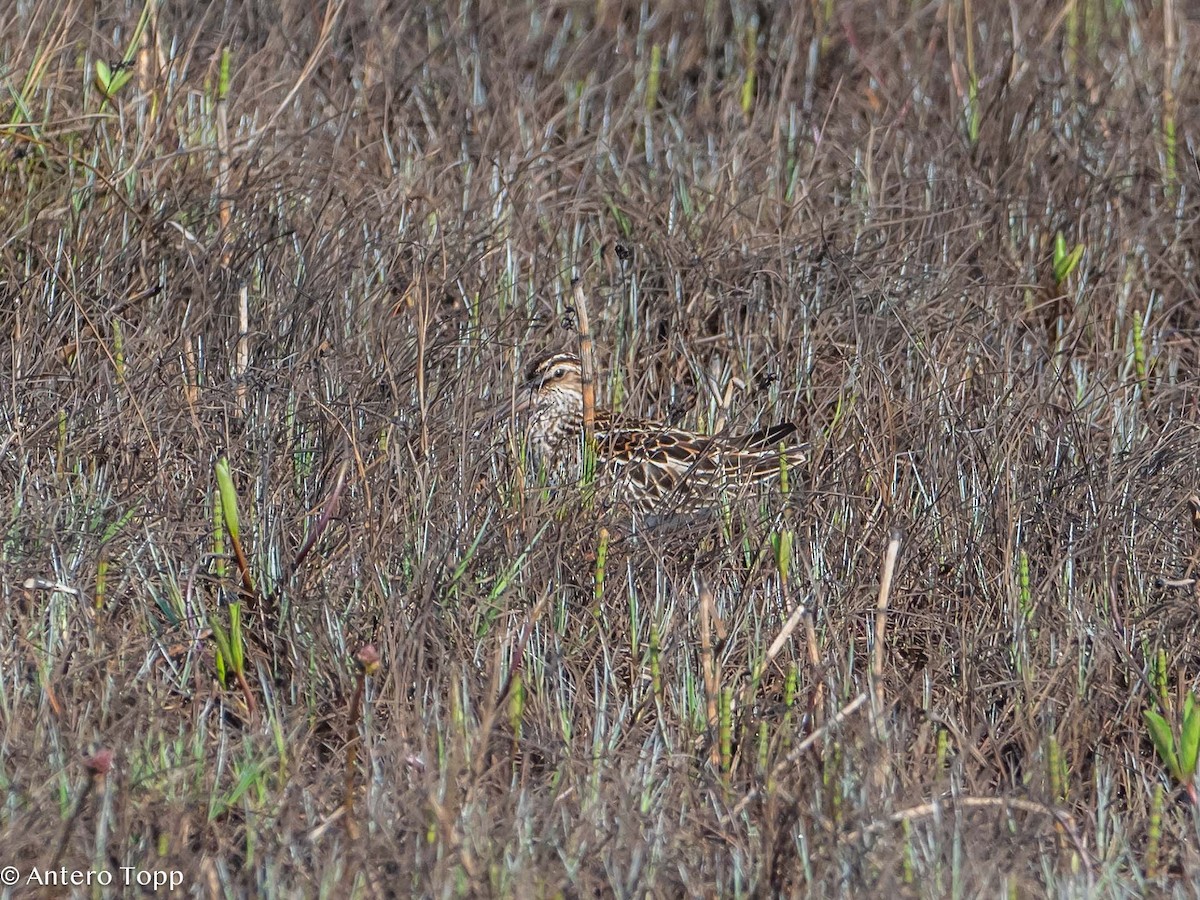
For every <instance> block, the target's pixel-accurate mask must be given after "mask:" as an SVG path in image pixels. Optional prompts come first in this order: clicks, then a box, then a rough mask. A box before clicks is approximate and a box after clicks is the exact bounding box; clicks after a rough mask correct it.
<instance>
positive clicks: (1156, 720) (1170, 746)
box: [1142, 691, 1200, 805]
mask: <svg viewBox="0 0 1200 900" xmlns="http://www.w3.org/2000/svg"><path fill="white" fill-rule="evenodd" d="M1142 717H1143V718H1144V719H1145V720H1146V728H1147V730H1148V731H1149V732H1150V740H1151V741H1153V743H1154V749H1155V750H1157V751H1158V756H1159V758H1160V759H1161V760H1162V761H1163V764H1164V765H1166V767H1167V771H1168V772H1169V773H1170V775H1171V778H1172V779H1174V780H1175V782H1176V783H1178V784H1179V786H1180V787H1182V788H1183V789H1184V791H1185V792H1186V793H1187V796H1188V799H1189V800H1191V801H1192V804H1193V805H1196V804H1198V803H1200V797H1198V796H1197V792H1196V760H1197V757H1198V756H1200V709H1197V708H1196V695H1195V694H1194V693H1193V692H1191V691H1188V695H1187V697H1186V698H1184V701H1183V715H1182V716H1181V717H1180V730H1179V734H1178V735H1176V733H1175V729H1174V728H1172V727H1171V724H1170V723H1169V722H1167V719H1166V717H1165V716H1163V714H1162V713H1160V712H1158V711H1157V710H1154V709H1146V710H1143V711H1142Z"/></svg>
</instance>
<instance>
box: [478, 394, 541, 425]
mask: <svg viewBox="0 0 1200 900" xmlns="http://www.w3.org/2000/svg"><path fill="white" fill-rule="evenodd" d="M532 403H533V391H531V390H530V389H529V388H528V387H527V386H525V385H522V386H521V387H519V388H517V391H516V393H515V394H511V395H509V396H507V397H504V398H503V399H502V400H500V402H498V403H497V404H496V405H495V406H493V407H492V408H491V409H490V410H489V411H488V412H487V421H488V422H489V423H493V424H494V423H497V422H504V421H507V420H508V419H509V418H511V417H512V416H517V415H520V414H521V413H523V412H525V410H527V409H529V407H530V406H531V405H532Z"/></svg>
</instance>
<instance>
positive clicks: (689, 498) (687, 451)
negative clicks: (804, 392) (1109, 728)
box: [515, 353, 806, 515]
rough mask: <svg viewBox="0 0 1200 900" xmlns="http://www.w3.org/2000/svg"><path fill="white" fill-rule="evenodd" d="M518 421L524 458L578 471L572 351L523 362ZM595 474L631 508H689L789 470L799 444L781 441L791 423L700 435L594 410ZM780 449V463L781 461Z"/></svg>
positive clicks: (576, 373) (579, 387)
mask: <svg viewBox="0 0 1200 900" xmlns="http://www.w3.org/2000/svg"><path fill="white" fill-rule="evenodd" d="M515 412H517V413H518V414H519V415H520V416H521V417H522V421H523V423H524V426H525V434H526V447H527V454H528V461H529V464H530V467H531V469H532V470H533V471H544V472H545V473H546V474H547V477H548V478H549V479H550V480H551V481H552V482H559V483H565V482H569V481H572V480H575V479H577V478H578V476H579V473H580V461H581V460H580V455H581V452H582V439H581V438H582V433H583V379H582V372H581V366H580V362H579V357H577V356H575V355H574V354H573V353H556V354H553V355H551V356H548V357H545V358H543V359H541V360H539V361H538V362H536V363H535V364H534V365H533V366H531V367H530V369H529V372H528V374H527V376H526V378H525V381H524V382H523V384H522V385H521V388H520V391H519V393H518V395H517V402H516V407H515ZM595 413H596V420H595V421H596V425H595V437H596V462H597V472H596V475H597V482H598V486H599V488H600V490H602V491H611V494H612V499H613V500H615V501H617V502H621V503H625V504H627V505H629V506H630V507H631V508H632V509H633V510H634V511H635V512H640V513H652V514H659V515H661V514H664V513H665V514H676V513H682V514H689V513H694V512H699V511H702V510H706V509H712V508H715V507H717V506H719V505H720V503H721V499H722V496H723V495H726V494H728V493H734V494H737V493H740V492H742V491H744V490H747V489H751V488H753V487H755V486H756V485H759V484H763V483H767V482H771V481H774V480H778V479H779V478H780V475H781V470H782V465H783V463H786V466H787V468H788V470H789V471H794V470H795V469H797V468H798V467H799V466H801V465H802V464H803V463H804V462H805V460H806V454H805V452H804V449H803V448H801V447H798V446H791V447H786V448H782V449H781V443H782V442H783V441H785V440H786V439H787V438H789V437H790V436H791V435H792V433H793V432H794V431H795V430H796V426H795V425H793V424H791V423H785V424H782V425H776V426H774V427H771V428H766V429H763V430H761V431H757V432H753V433H751V434H744V435H736V436H730V435H714V436H709V435H701V434H696V433H694V432H690V431H684V430H683V429H679V428H672V427H671V426H669V425H665V424H663V423H661V422H653V421H648V420H645V419H635V418H628V417H625V416H618V415H615V414H613V413H612V412H610V411H609V410H607V409H602V408H597V409H596V411H595ZM781 457H782V463H781Z"/></svg>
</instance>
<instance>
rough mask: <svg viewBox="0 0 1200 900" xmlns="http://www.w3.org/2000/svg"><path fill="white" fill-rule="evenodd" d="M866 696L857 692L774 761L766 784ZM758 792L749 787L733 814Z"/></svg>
mask: <svg viewBox="0 0 1200 900" xmlns="http://www.w3.org/2000/svg"><path fill="white" fill-rule="evenodd" d="M867 697H868V694H867V693H866V692H865V691H864V692H863V693H861V694H859V695H858V696H857V697H855V698H854V699H853V700H851V701H850V702H849V703H847V704H846V705H845V706H844V707H842V708H841V709H840V710H839V711H838V714H837V715H836V716H834V717H833V718H832V719H830V720H829V721H828V722H827V723H826V724H825V725H824V726H823V727H821V728H818V729H817V730H816V731H814V732H813V733H812V734H810V735H809V736H808V737H806V738H805V739H804V740H802V741H801V742H800V743H799V744H797V745H796V747H795V748H794V749H793V750H792V752H791V753H789V754H788V755H787V756H785V757H784V758H783V759H781V760H780V761H779V762H778V763H776V764H775V768H773V769H771V774H770V775H768V776H767V780H766V784H771V783H772V782H773V781H775V780H776V779H777V778H778V777H779V776H780V775H782V774H783V771H784V769H786V768H788V767H789V766H792V765H794V764H795V763H796V760H798V759H799V758H800V757H801V756H803V755H804V753H805V752H806V751H807V750H809V749H810V748H811V747H813V746H815V745H816V743H817V741H819V740H821V738H823V737H824V736H825V734H826V733H827V732H828V731H829V729H831V728H833V727H834V726H835V725H839V724H841V723H842V722H844V721H845V720H846V719H848V718H849V717H850V716H851V714H852V713H854V711H855V710H857V709H858V708H859V707H860V706H862V705H863V704H864V703H866V702H867ZM760 793H762V789H761V788H757V787H756V788H751V789H750V791H749V792H748V793H747V794H746V796H744V797H743V798H742V799H741V800H739V801H738V803H737V806H735V807H734V808H733V814H734V815H735V816H736V815H738V814H739V813H741V811H742V810H744V809H745V808H746V807H747V806H748V805H749V804H750V803H752V802H753V801H754V798H755V797H757V796H758V795H759V794H760Z"/></svg>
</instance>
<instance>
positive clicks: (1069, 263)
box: [1054, 231, 1083, 287]
mask: <svg viewBox="0 0 1200 900" xmlns="http://www.w3.org/2000/svg"><path fill="white" fill-rule="evenodd" d="M1082 258H1083V244H1076V245H1075V246H1074V247H1072V248H1071V250H1070V251H1069V252H1068V250H1067V239H1066V238H1064V237H1063V233H1062V232H1061V231H1057V232H1055V233H1054V286H1055V287H1058V286H1060V285H1061V284H1062V283H1063V282H1064V281H1066V280H1067V279H1068V278H1069V277H1070V276H1071V273H1072V272H1074V271H1075V269H1076V268H1077V267H1078V265H1079V261H1080V260H1081V259H1082Z"/></svg>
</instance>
